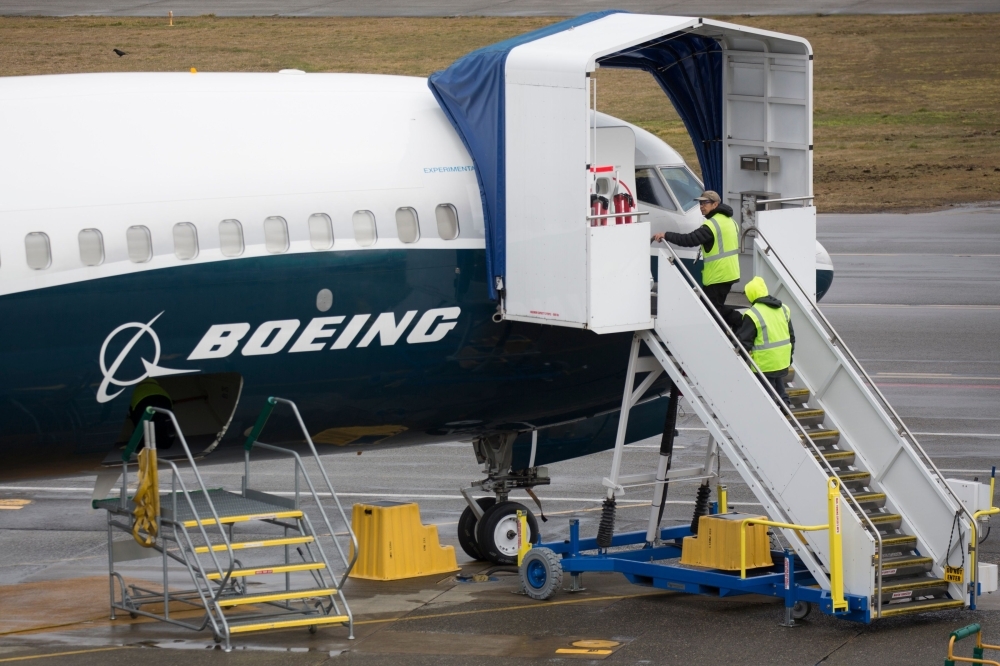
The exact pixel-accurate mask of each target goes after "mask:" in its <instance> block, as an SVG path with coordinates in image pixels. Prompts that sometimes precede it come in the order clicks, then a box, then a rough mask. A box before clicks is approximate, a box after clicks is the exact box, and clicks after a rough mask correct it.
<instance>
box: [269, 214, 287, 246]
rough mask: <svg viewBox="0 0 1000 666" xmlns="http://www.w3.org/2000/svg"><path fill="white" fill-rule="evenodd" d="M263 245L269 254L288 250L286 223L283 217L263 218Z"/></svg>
mask: <svg viewBox="0 0 1000 666" xmlns="http://www.w3.org/2000/svg"><path fill="white" fill-rule="evenodd" d="M264 247H265V248H267V251H268V252H270V253H271V254H281V253H282V252H287V251H288V224H287V223H286V222H285V218H283V217H269V218H267V219H266V220H264Z"/></svg>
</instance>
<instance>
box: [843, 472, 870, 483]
mask: <svg viewBox="0 0 1000 666" xmlns="http://www.w3.org/2000/svg"><path fill="white" fill-rule="evenodd" d="M837 478H838V479H840V480H841V481H845V482H846V481H860V480H861V479H870V478H872V475H871V472H844V473H843V474H838V475H837Z"/></svg>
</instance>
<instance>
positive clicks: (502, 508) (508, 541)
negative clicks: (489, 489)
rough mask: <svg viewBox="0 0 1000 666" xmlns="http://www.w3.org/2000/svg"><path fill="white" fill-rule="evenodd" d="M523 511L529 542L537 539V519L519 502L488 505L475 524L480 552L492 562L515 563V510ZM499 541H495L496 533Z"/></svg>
mask: <svg viewBox="0 0 1000 666" xmlns="http://www.w3.org/2000/svg"><path fill="white" fill-rule="evenodd" d="M518 511H524V512H525V514H526V515H527V518H528V529H529V531H530V532H531V542H532V543H534V542H535V541H536V540H537V539H538V521H536V520H535V515H534V514H533V513H531V511H529V510H528V507H526V506H524V505H523V504H521V503H520V502H501V503H500V504H495V505H493V506H492V507H490V508H489V509H488V510H487V511H486V513H484V514H483V519H482V520H480V521H479V524H478V525H476V543H477V544H478V546H479V550H480V552H482V554H483V556H484V557H486V559H487V560H489V561H490V562H492V563H493V564H517V512H518ZM498 532H500V533H501V541H500V543H499V544H498V543H497V533H498Z"/></svg>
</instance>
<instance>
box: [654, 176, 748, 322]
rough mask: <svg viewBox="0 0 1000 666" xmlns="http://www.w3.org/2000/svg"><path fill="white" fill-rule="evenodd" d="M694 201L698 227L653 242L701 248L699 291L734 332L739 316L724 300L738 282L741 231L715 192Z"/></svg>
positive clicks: (731, 213)
mask: <svg viewBox="0 0 1000 666" xmlns="http://www.w3.org/2000/svg"><path fill="white" fill-rule="evenodd" d="M695 201H697V202H698V205H699V207H700V210H701V214H702V215H704V216H705V221H704V222H703V223H702V225H701V226H700V227H698V228H697V229H695V230H694V231H692V232H691V233H688V234H678V233H675V232H672V231H667V232H665V233H660V234H654V235H653V238H652V242H654V243H657V242H662V241H666V242H667V243H673V244H674V245H679V246H680V247H698V246H699V245H700V246H701V249H702V256H703V257H704V259H705V264H704V267H703V268H702V270H701V285H702V289H703V290H704V292H705V295H706V296H708V300H710V301H711V302H712V305H714V306H715V309H716V310H718V312H719V314H720V315H722V318H723V319H724V320H725V322H726V323H727V324H729V327H730V328H732V329H733V330H736V329H737V328H739V326H740V319H741V317H740V313H739V312H737V311H736V310H734V309H733V308H730V307H729V306H727V305H726V296H728V295H729V290H730V289H731V288H732V286H733V285H734V284H736V283H737V282H739V279H740V257H739V251H740V247H739V246H740V228H739V225H738V224H736V221H735V220H734V219H733V209H732V208H730V207H729V206H727V205H726V204H724V203H722V199H721V198H720V197H719V194H718V193H717V192H713V191H712V190H707V191H705V192H702V195H701V196H700V197H697V198H696V199H695Z"/></svg>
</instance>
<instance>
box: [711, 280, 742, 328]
mask: <svg viewBox="0 0 1000 666" xmlns="http://www.w3.org/2000/svg"><path fill="white" fill-rule="evenodd" d="M736 282H737V280H733V281H732V282H718V283H716V284H710V285H706V286H703V287H702V289H704V290H705V295H706V296H708V300H710V301H711V302H712V305H714V306H715V309H716V310H718V311H719V314H720V315H722V319H723V320H724V321H725V322H726V323H727V324H729V328H731V329H733V330H734V331H735V330H738V329H739V327H740V324H742V323H743V315H741V314H740V313H739V312H737V311H736V310H735V309H733V308H731V307H729V306H728V305H726V296H728V295H729V290H730V289H732V287H733V285H734V284H736Z"/></svg>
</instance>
